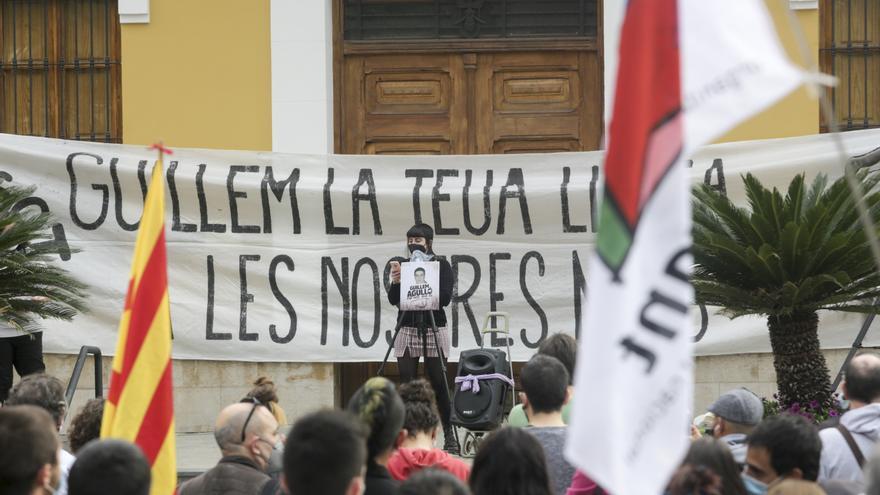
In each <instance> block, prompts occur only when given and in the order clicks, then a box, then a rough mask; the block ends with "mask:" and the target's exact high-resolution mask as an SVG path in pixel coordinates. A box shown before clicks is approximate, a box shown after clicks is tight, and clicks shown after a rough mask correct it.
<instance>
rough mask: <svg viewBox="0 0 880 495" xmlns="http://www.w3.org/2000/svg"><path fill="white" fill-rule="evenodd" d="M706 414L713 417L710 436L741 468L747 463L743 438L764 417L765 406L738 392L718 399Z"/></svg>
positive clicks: (749, 393)
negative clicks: (723, 447)
mask: <svg viewBox="0 0 880 495" xmlns="http://www.w3.org/2000/svg"><path fill="white" fill-rule="evenodd" d="M709 412H711V413H712V414H714V415H715V422H714V424H713V425H712V434H713V435H714V436H715V438H717V439H718V440H720V441H721V442H722V443H723V444H724V445H727V448H729V449H730V453H731V454H733V460H735V461H736V463H737V464H739V465H740V467H742V466H744V465H745V462H746V450H748V447H747V446H746V437H747V436H748V435H749V433H751V432H752V430H754V429H755V426H757V425H758V423H760V422H761V419H762V418H763V417H764V404H762V403H761V399H759V398H758V396H757V395H755V394H754V393H752V392H751V391H750V390H748V389H745V388H738V389H734V390H731V391H729V392H725V393H724V394H722V395H721V397H718V400H716V401H715V402H714V403H713V404H712V405H711V406H709Z"/></svg>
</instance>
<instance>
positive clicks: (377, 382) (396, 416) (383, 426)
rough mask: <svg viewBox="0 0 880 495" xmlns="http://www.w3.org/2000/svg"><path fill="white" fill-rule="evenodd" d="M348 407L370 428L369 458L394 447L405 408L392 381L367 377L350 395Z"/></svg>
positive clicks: (368, 440) (378, 377) (368, 441)
mask: <svg viewBox="0 0 880 495" xmlns="http://www.w3.org/2000/svg"><path fill="white" fill-rule="evenodd" d="M348 410H349V411H351V412H353V413H354V414H355V415H356V416H357V417H359V418H360V419H361V421H363V422H364V424H365V425H367V428H369V429H370V436H369V438H368V439H367V453H368V454H369V456H370V458H371V459H372V458H374V457H376V456H377V455H379V454H381V453H383V452H386V451H387V450H389V449H391V448H392V447H394V441H395V440H396V439H397V435H398V433H400V429H401V428H403V420H404V416H405V409H404V407H403V401H402V400H401V399H400V395H398V393H397V390H396V389H395V388H394V384H393V383H391V382H390V381H389V380H388V379H387V378H383V377H381V376H377V377H373V378H370V379H369V380H367V382H366V383H364V384H363V385H361V388H359V389H358V390H357V392H355V393H354V395H353V396H352V397H351V400H350V401H349V403H348Z"/></svg>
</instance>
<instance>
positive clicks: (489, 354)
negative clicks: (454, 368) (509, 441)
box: [452, 349, 510, 431]
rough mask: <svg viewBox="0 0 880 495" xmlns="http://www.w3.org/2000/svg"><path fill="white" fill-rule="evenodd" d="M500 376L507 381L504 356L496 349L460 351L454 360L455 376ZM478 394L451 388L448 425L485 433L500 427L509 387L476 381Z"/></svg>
mask: <svg viewBox="0 0 880 495" xmlns="http://www.w3.org/2000/svg"><path fill="white" fill-rule="evenodd" d="M493 373H499V374H502V375H504V376H506V377H508V378H510V364H509V363H508V361H507V354H505V352H504V351H501V350H497V349H471V350H468V351H462V352H461V356H460V357H459V359H458V376H460V377H463V376H468V375H474V376H479V375H491V374H493ZM479 383H480V391H479V392H477V393H474V391H473V390H462V389H461V387H462V384H461V383H456V384H455V392H454V393H453V395H452V424H453V425H455V426H461V427H463V428H467V429H469V430H475V431H488V430H493V429H495V428H497V427H498V426H499V425H501V421H502V420H503V419H504V405H505V403H506V399H507V394H508V392H509V391H510V385H509V384H508V383H506V382H504V381H502V380H499V379H497V378H496V379H491V380H480V382H479Z"/></svg>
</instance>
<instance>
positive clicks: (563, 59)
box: [472, 52, 602, 153]
mask: <svg viewBox="0 0 880 495" xmlns="http://www.w3.org/2000/svg"><path fill="white" fill-rule="evenodd" d="M591 57H593V58H597V57H598V56H597V54H596V53H595V52H526V53H516V52H514V53H487V54H481V55H480V56H479V57H478V62H477V71H476V79H477V81H476V84H475V87H476V88H477V94H476V96H475V98H476V105H477V111H476V112H475V115H476V119H475V120H476V121H475V122H473V123H472V125H476V126H477V132H476V139H477V152H478V153H525V152H536V153H537V152H552V151H580V150H591V149H596V148H597V147H598V144H599V138H600V136H599V134H598V133H599V132H601V131H600V129H601V118H602V115H601V113H602V110H601V108H602V106H601V95H600V94H599V93H600V92H601V91H600V90H597V89H596V88H599V89H600V88H601V79H602V74H601V72H600V71H598V70H595V68H596V67H597V64H595V63H591V60H590V58H591ZM597 98H598V100H597ZM588 102H589V103H591V104H588ZM597 122H598V125H597Z"/></svg>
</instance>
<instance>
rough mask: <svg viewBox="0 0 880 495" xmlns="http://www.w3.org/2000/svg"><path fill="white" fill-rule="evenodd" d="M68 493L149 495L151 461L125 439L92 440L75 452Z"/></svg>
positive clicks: (81, 494)
mask: <svg viewBox="0 0 880 495" xmlns="http://www.w3.org/2000/svg"><path fill="white" fill-rule="evenodd" d="M67 493H69V494H70V495H102V494H104V493H115V494H119V495H148V494H149V493H150V463H149V462H148V461H147V457H146V456H145V455H144V453H143V452H142V451H141V449H140V447H138V446H137V445H134V444H133V443H130V442H126V441H125V440H117V439H105V440H94V441H92V442H89V443H88V445H86V446H85V447H83V448H82V449H81V450H80V451H79V452H78V453H77V455H76V461H75V462H74V463H73V467H71V468H70V474H69V475H68V476H67Z"/></svg>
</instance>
